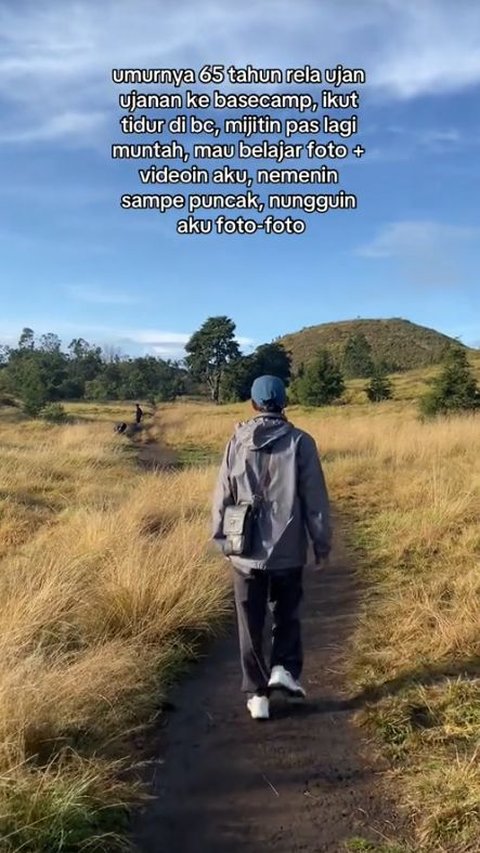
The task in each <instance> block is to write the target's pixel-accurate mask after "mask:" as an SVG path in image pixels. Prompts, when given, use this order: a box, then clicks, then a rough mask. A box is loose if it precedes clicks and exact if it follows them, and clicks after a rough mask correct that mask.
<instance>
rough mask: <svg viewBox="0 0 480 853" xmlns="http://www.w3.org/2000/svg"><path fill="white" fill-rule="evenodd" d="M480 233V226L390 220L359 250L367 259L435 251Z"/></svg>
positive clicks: (467, 239)
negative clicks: (390, 221) (391, 221)
mask: <svg viewBox="0 0 480 853" xmlns="http://www.w3.org/2000/svg"><path fill="white" fill-rule="evenodd" d="M479 235H480V228H470V227H462V226H458V225H443V224H441V223H439V222H393V223H390V224H389V225H386V226H385V227H384V228H383V229H382V230H381V231H380V232H379V233H378V234H377V236H376V237H375V238H374V239H373V240H372V241H371V242H370V243H367V244H366V245H364V246H361V247H360V248H359V250H358V254H360V255H363V256H364V257H366V258H392V257H399V256H404V255H408V254H414V255H416V254H424V253H425V252H435V251H437V250H438V249H439V248H440V247H442V246H447V245H448V246H449V247H451V246H452V244H459V243H461V242H463V241H469V240H473V239H475V238H478V236H479Z"/></svg>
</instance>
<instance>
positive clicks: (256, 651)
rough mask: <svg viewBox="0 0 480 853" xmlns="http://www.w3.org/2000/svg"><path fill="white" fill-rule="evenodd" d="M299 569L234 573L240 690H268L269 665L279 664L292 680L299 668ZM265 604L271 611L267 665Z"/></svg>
mask: <svg viewBox="0 0 480 853" xmlns="http://www.w3.org/2000/svg"><path fill="white" fill-rule="evenodd" d="M302 574H303V571H302V569H301V568H300V569H289V570H288V571H282V572H267V571H255V572H252V574H250V575H242V574H240V573H239V572H235V571H234V572H233V576H234V589H235V605H236V608H237V619H238V635H239V639H240V660H241V664H242V673H243V682H242V690H243V691H244V692H246V693H258V692H260V693H263V692H265V691H266V690H267V685H268V680H269V678H270V671H271V669H272V667H274V666H277V665H281V666H284V667H285V669H287V670H288V671H289V672H290V673H291V674H292V675H293V677H294V678H295V679H297V678H299V676H300V673H301V671H302V664H303V656H302V638H301V629H300V619H299V608H300V602H301V600H302V594H303V590H302ZM267 604H269V605H270V609H271V612H272V619H273V626H272V643H271V652H270V666H269V667H268V668H267V666H266V664H265V658H264V653H263V629H264V625H265V616H266V611H267Z"/></svg>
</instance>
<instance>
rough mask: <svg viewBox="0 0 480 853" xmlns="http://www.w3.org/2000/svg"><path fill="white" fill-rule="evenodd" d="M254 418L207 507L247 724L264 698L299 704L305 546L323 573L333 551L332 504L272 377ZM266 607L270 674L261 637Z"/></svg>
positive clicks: (259, 384) (256, 399)
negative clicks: (222, 560)
mask: <svg viewBox="0 0 480 853" xmlns="http://www.w3.org/2000/svg"><path fill="white" fill-rule="evenodd" d="M251 399H252V404H253V408H254V409H255V411H256V412H257V414H256V415H255V416H254V417H253V418H252V419H251V420H248V421H246V422H245V423H241V424H238V425H237V428H236V431H235V433H234V435H233V437H232V438H231V439H230V441H229V442H228V444H227V447H226V449H225V453H224V457H223V462H222V465H221V468H220V471H219V475H218V480H217V486H216V490H215V495H214V502H213V539H214V541H215V542H216V544H217V545H218V546H219V547H220V548H221V550H222V551H223V553H224V554H225V555H226V556H227V557H228V558H229V560H230V562H231V563H232V566H233V569H234V571H233V578H234V591H235V604H236V609H237V620H238V631H239V640H240V658H241V666H242V672H243V683H242V690H243V691H244V692H245V693H247V694H248V701H247V708H248V710H249V711H250V714H251V716H252V717H253V719H259V720H265V719H268V717H269V696H270V693H271V691H273V690H281V691H283V692H285V693H287V694H288V695H290V696H296V697H302V698H303V697H304V696H305V690H304V689H303V687H302V686H301V685H300V683H299V681H298V679H299V677H300V674H301V671H302V665H303V654H302V640H301V626H300V619H299V606H300V602H301V599H302V594H303V591H302V574H303V567H304V566H305V564H306V562H307V549H308V537H309V536H310V539H311V541H312V543H313V549H314V553H315V560H316V563H317V565H319V564H320V563H321V561H322V559H323V558H326V557H327V556H328V554H329V552H330V543H331V530H330V512H329V499H328V493H327V488H326V485H325V480H324V476H323V471H322V466H321V463H320V459H319V456H318V451H317V448H316V445H315V442H314V440H313V438H312V437H311V436H310V435H308V433H306V432H303V431H302V430H300V429H297V428H296V427H294V426H293V424H291V423H289V421H288V420H287V419H286V417H285V414H284V409H285V406H286V391H285V385H284V384H283V382H282V380H281V379H279V378H278V377H276V376H261V377H259V378H258V379H256V380H255V382H254V383H253V385H252V389H251ZM268 602H270V606H271V610H272V614H273V634H272V646H271V655H270V667H269V668H267V666H266V664H265V660H264V655H263V629H264V621H265V615H266V609H267V603H268Z"/></svg>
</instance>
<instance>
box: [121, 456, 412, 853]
mask: <svg viewBox="0 0 480 853" xmlns="http://www.w3.org/2000/svg"><path fill="white" fill-rule="evenodd" d="M157 452H158V456H157V462H158V463H159V464H160V465H161V464H165V462H166V464H169V462H170V461H171V460H170V459H168V460H167V457H166V456H165V452H164V451H163V450H162V449H158V451H157ZM151 454H154V448H153V447H152V446H151V445H150V456H149V459H150V461H149V463H148V464H152V461H151ZM145 461H146V460H145ZM357 605H358V585H357V581H356V579H355V575H354V572H353V570H352V568H351V565H350V563H349V560H348V558H347V556H346V554H345V553H344V551H343V550H342V549H341V548H339V547H337V548H336V550H335V555H334V557H333V559H332V561H331V565H330V567H329V568H328V569H327V570H325V571H324V572H323V573H317V574H314V573H312V572H311V571H308V570H307V573H306V590H305V604H304V642H305V650H306V662H305V671H304V676H303V682H304V684H305V687H306V688H307V690H308V699H307V702H306V703H305V705H304V706H298V705H297V706H292V705H290V706H288V705H279V706H278V707H277V708H276V710H275V708H274V709H273V712H274V715H273V717H272V719H271V720H270V721H268V722H264V723H259V722H253V721H252V720H251V719H250V718H249V716H248V714H247V712H246V709H245V700H244V697H243V696H242V694H241V693H240V691H239V683H240V674H239V665H238V656H237V638H236V631H235V628H234V625H233V622H232V625H231V626H230V629H229V632H228V634H227V636H226V637H224V638H222V639H220V640H218V641H217V642H216V644H214V646H213V648H212V649H211V650H210V651H209V653H208V655H207V656H206V657H205V658H204V659H203V660H202V661H201V662H200V663H199V664H197V665H196V666H195V667H194V668H193V671H192V673H191V674H190V675H189V676H188V677H187V678H186V679H185V680H184V681H183V682H182V684H180V685H179V686H178V687H177V688H176V689H175V690H174V691H173V692H172V694H171V696H170V699H171V708H172V710H171V711H170V712H167V713H166V714H165V715H164V722H163V725H162V727H161V728H160V729H159V730H158V732H157V733H156V737H155V743H154V744H153V745H152V746H153V749H154V755H155V756H156V757H157V756H158V758H156V759H155V761H154V764H153V767H154V771H153V773H152V779H151V787H152V792H153V794H154V796H155V799H154V800H153V802H152V803H151V804H150V805H149V807H148V809H147V810H146V812H145V813H144V814H143V815H142V816H141V818H140V820H139V822H138V826H137V828H136V842H137V843H138V845H139V848H140V850H141V851H142V853H167V851H178V853H261V851H262V853H263V851H269V850H271V851H275V853H300V851H302V853H314V851H315V853H333V851H342V850H345V842H346V841H347V840H350V839H352V838H353V837H361V838H363V839H365V840H369V841H373V842H377V843H378V844H379V845H381V844H382V841H383V840H384V839H385V837H388V838H392V837H393V838H395V837H398V834H399V833H400V822H399V820H398V819H397V817H396V815H395V810H394V807H393V805H392V803H391V802H389V801H388V797H387V796H386V795H385V792H382V791H381V790H380V784H379V782H380V779H381V777H382V774H383V772H384V770H385V767H384V766H383V764H382V762H380V761H379V760H378V759H375V758H374V757H373V751H372V749H371V748H369V744H368V742H366V741H365V739H364V736H363V735H362V733H360V732H359V731H358V729H357V728H355V727H354V725H353V722H352V713H353V711H352V705H354V704H356V703H352V702H350V701H348V698H347V697H346V695H345V693H344V681H343V677H342V674H341V667H342V654H343V651H342V650H343V649H345V648H346V644H347V641H348V638H349V635H350V632H351V630H352V627H353V621H354V618H355V613H356V612H357Z"/></svg>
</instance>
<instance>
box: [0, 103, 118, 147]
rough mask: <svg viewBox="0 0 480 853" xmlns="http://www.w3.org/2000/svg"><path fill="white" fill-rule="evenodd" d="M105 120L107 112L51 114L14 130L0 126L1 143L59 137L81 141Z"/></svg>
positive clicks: (50, 139) (71, 111) (49, 140)
mask: <svg viewBox="0 0 480 853" xmlns="http://www.w3.org/2000/svg"><path fill="white" fill-rule="evenodd" d="M105 121H106V113H105V112H99V111H97V112H91V113H88V112H80V111H75V110H69V111H67V112H64V113H59V114H58V115H52V116H49V117H47V118H46V119H45V120H41V121H40V122H39V123H38V124H33V125H31V126H30V127H24V128H21V127H17V128H16V129H15V130H13V131H12V130H7V129H2V128H1V127H0V143H2V142H3V143H8V142H10V143H22V142H51V141H52V140H57V139H68V140H70V141H74V142H80V141H82V140H85V139H89V138H91V137H92V135H93V134H95V132H96V131H97V130H98V129H99V128H101V127H102V126H103V125H104V124H105Z"/></svg>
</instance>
